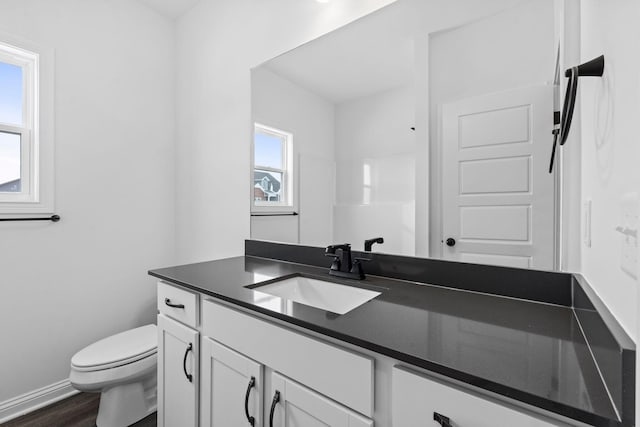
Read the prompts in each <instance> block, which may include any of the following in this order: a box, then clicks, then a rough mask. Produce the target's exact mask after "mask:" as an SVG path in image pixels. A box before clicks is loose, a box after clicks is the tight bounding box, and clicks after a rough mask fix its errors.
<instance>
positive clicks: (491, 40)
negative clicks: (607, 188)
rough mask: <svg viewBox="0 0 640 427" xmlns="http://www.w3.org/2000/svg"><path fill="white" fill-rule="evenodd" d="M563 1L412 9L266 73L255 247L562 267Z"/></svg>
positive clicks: (366, 22)
mask: <svg viewBox="0 0 640 427" xmlns="http://www.w3.org/2000/svg"><path fill="white" fill-rule="evenodd" d="M554 12H555V9H554V0H529V1H521V0H493V1H477V0H456V1H452V0H429V1H427V0H398V1H397V2H395V3H392V4H390V5H388V6H386V7H384V8H382V9H380V10H378V11H376V12H374V13H372V14H370V15H367V16H365V17H363V18H361V19H359V20H357V21H355V22H353V23H351V24H349V25H347V26H345V27H342V28H340V29H338V30H335V31H333V32H331V33H329V34H327V35H325V36H323V37H320V38H318V39H316V40H313V41H311V42H309V43H307V44H305V45H302V46H300V47H298V48H296V49H294V50H292V51H290V52H287V53H285V54H283V55H281V56H278V57H276V58H273V59H271V60H269V61H267V62H265V63H263V64H261V65H259V66H257V67H255V68H254V69H252V72H251V85H252V90H251V94H252V120H253V123H254V129H253V134H254V139H253V141H252V148H251V153H252V158H251V165H252V171H251V175H252V177H253V181H252V184H251V196H250V197H251V200H252V204H251V207H252V208H251V238H253V239H261V240H273V241H282V242H290V243H300V244H304V245H313V246H327V245H329V244H332V243H344V242H348V243H351V244H352V247H353V248H354V249H356V250H363V249H364V241H365V239H370V238H375V237H382V238H384V243H382V244H380V243H376V244H374V245H373V247H372V250H373V251H376V252H384V253H393V254H400V255H409V256H421V257H442V258H445V259H451V260H457V261H463V262H472V263H483V264H496V265H507V266H513V267H523V268H534V269H547V270H550V269H554V268H556V266H557V265H558V261H557V257H558V254H557V252H558V251H557V250H556V247H557V243H556V242H557V240H558V239H557V234H558V230H557V228H558V221H557V220H556V218H557V210H558V207H557V206H558V200H557V193H558V192H557V190H556V187H557V185H558V183H557V181H558V179H557V177H556V174H557V173H558V172H557V170H558V168H555V170H554V174H549V173H548V167H549V156H550V153H551V148H552V143H553V137H552V130H553V126H554V124H553V115H554V109H555V106H554V101H555V97H556V93H557V90H556V87H555V86H554V81H553V80H554V69H555V66H556V57H557V54H558V42H557V40H558V38H557V36H556V30H555V28H556V19H555V17H554Z"/></svg>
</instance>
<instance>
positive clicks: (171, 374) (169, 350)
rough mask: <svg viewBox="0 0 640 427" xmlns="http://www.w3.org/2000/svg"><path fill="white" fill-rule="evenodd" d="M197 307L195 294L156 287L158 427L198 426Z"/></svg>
mask: <svg viewBox="0 0 640 427" xmlns="http://www.w3.org/2000/svg"><path fill="white" fill-rule="evenodd" d="M167 300H168V303H167ZM197 305H198V295H197V294H193V293H190V292H187V291H185V290H182V289H179V288H176V287H173V286H169V285H167V284H165V283H159V284H158V311H159V312H160V313H159V314H158V427H197V426H198V391H199V380H200V375H199V367H200V360H199V354H200V333H199V332H198V330H197V329H195V327H196V323H197V316H196V313H197V312H198V310H199V309H198V306H197ZM185 323H186V324H185Z"/></svg>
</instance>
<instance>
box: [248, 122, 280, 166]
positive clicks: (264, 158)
mask: <svg viewBox="0 0 640 427" xmlns="http://www.w3.org/2000/svg"><path fill="white" fill-rule="evenodd" d="M254 145H255V159H254V163H255V165H256V166H268V167H272V168H275V169H282V138H280V137H277V136H275V135H271V134H268V133H262V132H259V131H256V132H255V139H254Z"/></svg>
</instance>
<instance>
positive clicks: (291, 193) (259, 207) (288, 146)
mask: <svg viewBox="0 0 640 427" xmlns="http://www.w3.org/2000/svg"><path fill="white" fill-rule="evenodd" d="M256 132H262V133H268V134H272V135H275V136H277V137H279V138H283V139H284V140H285V141H284V142H283V148H282V165H283V166H284V167H283V168H282V169H278V168H273V167H268V166H262V165H256V164H255V134H256ZM293 159H294V153H293V134H292V133H291V132H287V131H284V130H282V129H278V128H275V127H272V126H267V125H263V124H261V123H254V124H253V134H252V138H251V213H252V214H257V215H260V214H263V215H268V214H270V213H293V212H295V210H296V197H295V185H294V176H295V170H294V167H295V164H294V161H293ZM256 169H260V170H264V171H267V172H278V173H282V182H281V184H280V185H281V188H282V197H281V200H280V201H279V202H267V201H264V200H263V201H256V200H255V196H254V185H253V176H254V175H253V174H254V171H255V170H256Z"/></svg>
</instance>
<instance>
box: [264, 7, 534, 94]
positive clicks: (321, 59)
mask: <svg viewBox="0 0 640 427" xmlns="http://www.w3.org/2000/svg"><path fill="white" fill-rule="evenodd" d="M521 1H523V0H483V1H482V2H479V1H477V0H398V1H396V2H395V3H392V4H391V5H389V6H386V7H385V8H383V9H381V10H378V11H376V12H374V13H372V14H370V15H367V16H365V17H363V18H361V19H359V20H357V21H355V22H353V23H351V24H349V25H347V26H345V27H342V28H340V29H338V30H336V31H333V32H331V33H329V34H326V35H325V36H323V37H320V38H318V39H315V40H313V41H312V42H310V43H307V44H305V45H302V46H300V47H298V48H296V49H294V50H291V51H289V52H287V53H285V54H283V55H280V56H278V57H276V58H273V59H271V60H269V61H267V62H266V63H264V64H262V66H263V67H265V68H267V69H269V70H270V71H271V72H274V73H276V74H278V75H280V76H281V77H283V78H285V79H287V80H289V81H291V82H293V83H294V84H296V85H298V86H301V87H304V88H307V89H308V90H310V91H311V92H314V93H315V94H317V95H319V96H321V97H323V98H325V99H326V100H328V101H331V102H333V103H336V104H339V103H342V102H345V101H348V100H351V99H355V98H359V97H362V96H366V95H370V94H373V93H378V92H381V91H384V90H389V89H392V88H395V87H398V86H403V85H407V84H411V82H412V79H413V74H414V70H415V68H414V67H415V65H414V55H415V46H414V43H415V39H416V38H420V37H427V35H428V34H430V33H434V32H437V31H442V30H443V29H447V28H452V27H456V26H460V25H463V24H465V23H469V22H473V21H475V20H478V19H482V18H484V17H487V16H490V15H492V14H495V13H498V12H500V11H502V10H504V9H506V8H508V7H512V6H514V5H515V4H517V3H518V2H521Z"/></svg>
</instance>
